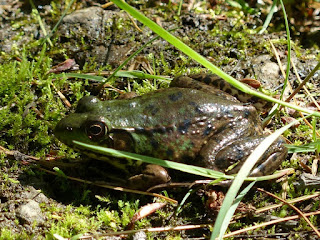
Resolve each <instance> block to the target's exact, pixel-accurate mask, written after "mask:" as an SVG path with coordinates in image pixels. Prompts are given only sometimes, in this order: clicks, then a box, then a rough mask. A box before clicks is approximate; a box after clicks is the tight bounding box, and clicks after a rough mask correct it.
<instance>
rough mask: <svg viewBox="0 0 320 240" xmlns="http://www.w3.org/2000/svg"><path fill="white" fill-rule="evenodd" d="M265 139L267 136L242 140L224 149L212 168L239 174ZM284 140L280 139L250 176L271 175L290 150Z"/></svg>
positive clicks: (216, 156)
mask: <svg viewBox="0 0 320 240" xmlns="http://www.w3.org/2000/svg"><path fill="white" fill-rule="evenodd" d="M264 139H265V136H252V137H246V138H241V139H239V140H237V141H235V142H232V143H230V144H229V145H227V146H226V147H224V148H222V149H221V150H220V151H219V152H218V153H217V154H216V155H215V156H214V158H215V160H214V161H213V164H211V168H212V169H214V170H217V171H221V172H225V173H227V174H234V173H237V172H238V171H239V170H240V168H241V167H242V165H243V163H244V162H245V160H246V159H247V158H248V156H249V155H250V154H251V152H252V151H253V150H254V149H255V148H256V147H257V146H258V145H259V144H260V143H261V142H262V141H263V140H264ZM284 143H285V141H284V139H283V138H282V137H280V138H278V139H277V140H276V141H275V142H274V143H273V144H272V145H271V146H270V147H269V148H268V150H267V151H266V152H264V154H263V155H262V157H261V158H260V159H259V160H258V162H257V164H256V165H255V167H254V169H253V170H252V172H251V173H250V176H252V177H254V176H255V177H257V176H263V175H268V174H271V173H272V172H273V171H275V170H276V169H277V168H278V167H279V165H280V164H281V162H282V161H283V160H284V159H285V158H286V156H287V153H288V150H287V148H286V147H285V146H284Z"/></svg>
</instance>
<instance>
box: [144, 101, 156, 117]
mask: <svg viewBox="0 0 320 240" xmlns="http://www.w3.org/2000/svg"><path fill="white" fill-rule="evenodd" d="M158 111H159V108H158V107H157V106H155V105H154V104H152V103H151V104H149V105H147V106H146V108H145V112H146V113H151V115H153V116H154V115H156V114H157V112H158Z"/></svg>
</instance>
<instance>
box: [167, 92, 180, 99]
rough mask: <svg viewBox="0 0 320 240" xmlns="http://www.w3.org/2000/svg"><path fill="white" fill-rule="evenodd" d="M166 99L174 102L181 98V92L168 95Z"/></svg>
mask: <svg viewBox="0 0 320 240" xmlns="http://www.w3.org/2000/svg"><path fill="white" fill-rule="evenodd" d="M168 97H169V99H170V100H171V101H173V102H176V101H178V100H179V99H180V98H181V97H182V92H180V91H177V92H176V93H172V94H170V95H169V96H168Z"/></svg>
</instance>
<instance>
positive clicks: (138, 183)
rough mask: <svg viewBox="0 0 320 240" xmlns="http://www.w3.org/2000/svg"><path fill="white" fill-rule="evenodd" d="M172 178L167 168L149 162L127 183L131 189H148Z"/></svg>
mask: <svg viewBox="0 0 320 240" xmlns="http://www.w3.org/2000/svg"><path fill="white" fill-rule="evenodd" d="M170 180H171V178H170V176H169V174H168V172H167V170H166V169H164V168H163V167H161V166H159V165H155V164H147V165H146V166H145V168H144V169H143V170H142V171H141V173H140V174H138V175H135V176H132V177H130V178H129V179H128V181H127V183H128V186H129V188H131V189H137V190H146V189H148V188H150V187H153V186H156V185H159V184H163V183H168V182H169V181H170Z"/></svg>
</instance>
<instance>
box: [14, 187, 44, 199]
mask: <svg viewBox="0 0 320 240" xmlns="http://www.w3.org/2000/svg"><path fill="white" fill-rule="evenodd" d="M19 194H20V196H19V198H20V199H21V198H22V199H32V200H35V201H36V202H38V203H48V202H49V200H48V198H47V197H46V196H45V195H44V194H43V193H42V192H41V191H40V190H37V189H35V188H34V187H32V186H29V187H28V188H27V190H26V191H23V192H22V193H19Z"/></svg>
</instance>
